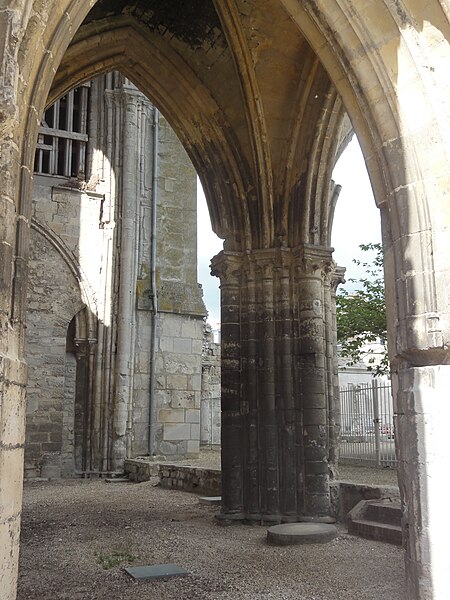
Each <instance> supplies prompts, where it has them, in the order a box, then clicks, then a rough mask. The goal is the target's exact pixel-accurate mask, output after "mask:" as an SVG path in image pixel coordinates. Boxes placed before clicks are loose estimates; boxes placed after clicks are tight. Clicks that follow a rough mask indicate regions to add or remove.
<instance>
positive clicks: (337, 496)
mask: <svg viewBox="0 0 450 600" xmlns="http://www.w3.org/2000/svg"><path fill="white" fill-rule="evenodd" d="M124 470H125V473H126V475H127V476H128V477H129V479H130V480H131V481H134V482H136V483H140V482H142V481H149V479H150V478H151V477H158V478H159V481H160V485H161V487H163V488H166V489H177V490H182V491H185V492H195V493H196V494H202V495H205V496H220V494H221V493H222V477H221V472H220V471H219V470H215V469H205V468H200V467H192V466H189V465H179V464H173V463H167V462H154V461H150V460H148V459H146V458H134V459H127V460H126V461H125V464H124ZM381 498H390V499H392V500H399V499H400V491H399V489H398V487H396V486H376V485H364V484H360V483H352V482H349V481H332V482H331V483H330V503H331V510H330V515H331V516H332V517H334V518H335V519H336V520H337V521H338V522H341V523H342V522H346V519H347V514H348V513H349V512H350V510H351V509H352V508H353V507H354V506H356V505H357V504H358V502H360V501H361V500H378V499H381Z"/></svg>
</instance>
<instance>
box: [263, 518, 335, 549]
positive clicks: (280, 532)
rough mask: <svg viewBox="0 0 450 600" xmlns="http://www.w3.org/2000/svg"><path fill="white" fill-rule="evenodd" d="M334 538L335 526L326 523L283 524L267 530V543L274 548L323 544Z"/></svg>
mask: <svg viewBox="0 0 450 600" xmlns="http://www.w3.org/2000/svg"><path fill="white" fill-rule="evenodd" d="M336 536H337V529H336V527H335V525H330V524H328V523H283V524H282V525H274V526H273V527H270V528H269V529H268V530H267V542H268V543H269V544H272V545H274V546H289V545H293V544H324V543H326V542H331V540H333V539H334V538H335V537H336Z"/></svg>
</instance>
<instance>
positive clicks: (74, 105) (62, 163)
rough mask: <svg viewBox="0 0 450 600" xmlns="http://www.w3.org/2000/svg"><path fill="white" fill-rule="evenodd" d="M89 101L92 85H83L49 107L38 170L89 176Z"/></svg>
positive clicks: (41, 131)
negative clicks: (87, 149) (87, 171)
mask: <svg viewBox="0 0 450 600" xmlns="http://www.w3.org/2000/svg"><path fill="white" fill-rule="evenodd" d="M88 103H89V85H83V86H80V87H78V88H75V89H73V90H71V91H70V92H69V93H68V94H66V95H65V96H63V97H62V98H60V100H57V101H56V102H55V103H54V104H52V106H50V108H48V109H47V110H46V111H45V113H44V117H43V119H42V122H41V126H40V127H39V135H38V143H37V146H36V155H35V161H34V170H35V172H36V173H45V174H48V175H62V176H63V177H75V178H77V179H85V177H86V145H87V141H88V134H87V122H88Z"/></svg>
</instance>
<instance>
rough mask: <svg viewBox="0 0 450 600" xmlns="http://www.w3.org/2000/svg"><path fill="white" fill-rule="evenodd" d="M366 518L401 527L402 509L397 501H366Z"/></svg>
mask: <svg viewBox="0 0 450 600" xmlns="http://www.w3.org/2000/svg"><path fill="white" fill-rule="evenodd" d="M365 516H366V519H367V520H369V521H376V522H377V523H388V524H389V525H397V527H401V524H402V511H401V507H400V503H399V502H383V501H368V503H367V510H366V515H365Z"/></svg>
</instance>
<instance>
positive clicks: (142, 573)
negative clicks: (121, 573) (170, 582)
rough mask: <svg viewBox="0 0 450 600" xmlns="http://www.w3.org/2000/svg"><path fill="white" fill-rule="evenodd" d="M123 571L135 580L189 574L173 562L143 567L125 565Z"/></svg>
mask: <svg viewBox="0 0 450 600" xmlns="http://www.w3.org/2000/svg"><path fill="white" fill-rule="evenodd" d="M125 571H126V572H127V573H128V575H130V576H131V577H132V578H133V579H136V580H137V581H144V580H146V579H166V578H168V577H184V576H186V575H189V573H188V571H186V569H183V568H182V567H178V566H177V565H175V564H173V563H167V564H164V565H147V566H143V567H126V568H125Z"/></svg>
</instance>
